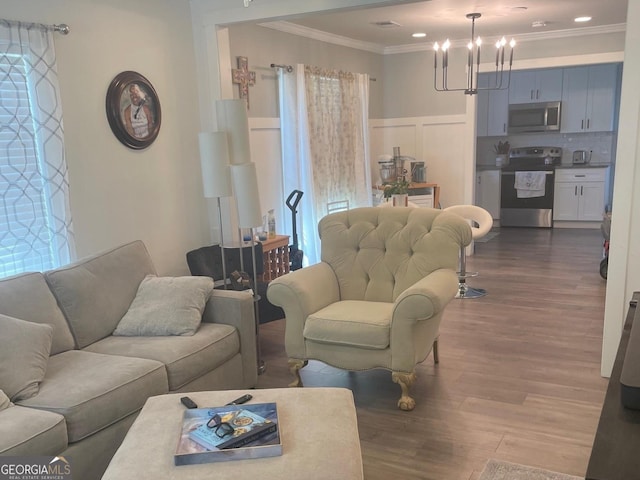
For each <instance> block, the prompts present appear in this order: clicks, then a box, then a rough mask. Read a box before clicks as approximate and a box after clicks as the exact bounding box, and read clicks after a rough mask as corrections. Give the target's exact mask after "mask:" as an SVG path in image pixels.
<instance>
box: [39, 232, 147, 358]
mask: <svg viewBox="0 0 640 480" xmlns="http://www.w3.org/2000/svg"><path fill="white" fill-rule="evenodd" d="M155 273H156V272H155V268H154V267H153V263H152V262H151V257H150V256H149V253H148V252H147V249H146V247H145V246H144V243H142V242H141V241H135V242H132V243H128V244H126V245H122V246H120V247H117V248H114V249H113V250H109V251H107V252H104V253H101V254H98V255H94V256H92V257H89V258H86V259H83V260H80V261H78V262H76V263H72V264H71V265H68V266H66V267H63V268H59V269H57V270H51V271H49V272H46V273H45V278H46V280H47V283H48V284H49V287H50V288H51V291H52V292H53V294H54V295H55V297H56V299H57V300H58V304H59V305H60V308H61V310H62V312H63V313H64V315H65V317H66V319H67V321H68V323H69V326H70V328H71V332H72V333H73V336H74V338H75V341H76V344H77V346H78V348H84V347H86V346H87V345H89V344H91V343H93V342H96V341H98V340H100V339H101V338H104V337H106V336H109V335H111V332H113V330H114V329H115V328H116V325H118V322H119V321H120V319H121V318H122V317H123V316H124V314H125V313H126V311H127V310H128V309H129V305H131V302H132V301H133V299H134V298H135V296H136V292H137V291H138V286H139V285H140V282H141V281H142V279H143V278H144V277H145V276H147V275H150V274H152V275H153V274H155Z"/></svg>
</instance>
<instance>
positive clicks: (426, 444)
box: [258, 228, 607, 480]
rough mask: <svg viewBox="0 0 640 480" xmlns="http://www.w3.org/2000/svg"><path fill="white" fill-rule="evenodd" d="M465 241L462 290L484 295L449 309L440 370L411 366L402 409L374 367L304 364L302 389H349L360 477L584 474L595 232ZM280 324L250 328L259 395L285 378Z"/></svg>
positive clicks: (590, 403) (591, 393)
mask: <svg viewBox="0 0 640 480" xmlns="http://www.w3.org/2000/svg"><path fill="white" fill-rule="evenodd" d="M497 231H498V232H499V234H498V236H496V237H495V238H493V239H491V240H490V241H488V242H487V243H479V244H477V249H476V254H475V255H474V256H473V257H470V258H469V261H468V269H469V270H477V271H479V272H480V276H479V277H477V278H474V279H471V280H470V281H469V284H470V285H472V286H481V287H484V288H486V289H487V290H488V291H489V294H488V295H487V296H486V297H484V298H481V299H476V300H453V301H452V302H451V303H450V304H449V306H448V307H447V310H446V313H445V317H444V320H443V324H442V326H441V330H440V363H439V365H438V366H434V364H433V359H432V357H431V356H429V358H427V360H425V361H424V362H423V363H422V364H421V365H419V366H418V367H417V370H416V371H417V374H418V380H417V382H416V384H415V386H414V389H413V392H414V394H415V398H416V400H417V406H416V408H415V410H413V411H412V412H401V411H399V410H397V409H396V401H397V399H398V398H399V393H400V392H399V387H398V386H397V385H395V384H393V383H392V382H391V378H390V373H389V372H386V371H382V370H375V371H368V372H359V373H350V372H345V371H342V370H338V369H335V368H332V367H329V366H326V365H324V364H322V363H320V362H310V363H309V365H308V366H307V367H305V368H304V369H303V370H302V378H303V381H304V382H305V386H308V387H312V386H343V387H347V388H350V389H351V390H353V393H354V396H355V402H356V407H357V413H358V422H359V431H360V439H361V445H362V458H363V463H364V472H365V478H366V479H367V480H377V479H380V480H382V479H384V480H388V479H433V480H458V479H461V480H476V479H477V478H478V477H479V475H480V472H481V471H482V469H483V468H484V465H485V463H486V461H487V460H488V459H489V458H497V459H502V460H506V461H510V462H514V463H521V464H525V465H531V466H536V467H539V468H545V469H548V470H553V471H558V472H563V473H568V474H572V475H579V476H584V473H585V471H586V467H587V462H588V459H589V453H590V451H591V445H592V442H593V437H594V435H595V430H596V426H597V422H598V418H599V415H600V409H601V406H602V402H603V399H604V392H605V389H606V385H607V380H606V379H603V378H602V377H600V353H601V342H602V324H603V315H604V296H605V281H604V280H602V279H601V278H600V275H599V263H600V260H601V257H602V240H603V239H602V235H601V233H600V231H599V230H573V229H556V230H547V229H507V228H503V229H499V230H497ZM283 338H284V320H278V321H275V322H271V323H268V324H265V325H262V326H261V339H262V341H261V344H262V354H263V358H264V359H265V360H266V363H267V370H266V373H265V374H263V375H262V376H261V377H260V379H259V382H258V386H259V387H260V388H272V387H284V386H286V385H287V383H288V382H289V381H290V376H289V372H288V370H287V365H286V356H285V352H284V346H283V345H284V343H283Z"/></svg>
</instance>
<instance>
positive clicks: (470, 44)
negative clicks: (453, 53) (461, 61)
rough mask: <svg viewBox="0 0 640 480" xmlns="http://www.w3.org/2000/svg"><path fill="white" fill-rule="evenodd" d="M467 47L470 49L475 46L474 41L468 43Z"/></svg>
mask: <svg viewBox="0 0 640 480" xmlns="http://www.w3.org/2000/svg"><path fill="white" fill-rule="evenodd" d="M467 48H468V49H469V50H471V49H472V48H473V43H471V42H469V43H467Z"/></svg>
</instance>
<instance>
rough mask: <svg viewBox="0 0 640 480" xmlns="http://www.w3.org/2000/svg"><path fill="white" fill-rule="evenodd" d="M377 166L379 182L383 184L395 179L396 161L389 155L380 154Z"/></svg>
mask: <svg viewBox="0 0 640 480" xmlns="http://www.w3.org/2000/svg"><path fill="white" fill-rule="evenodd" d="M387 157H388V158H387ZM378 168H380V182H381V183H382V184H383V185H384V184H385V183H391V182H395V181H396V178H397V175H396V163H395V162H394V160H393V157H392V156H391V155H381V156H380V159H379V160H378Z"/></svg>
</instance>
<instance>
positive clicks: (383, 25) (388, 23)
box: [373, 20, 402, 28]
mask: <svg viewBox="0 0 640 480" xmlns="http://www.w3.org/2000/svg"><path fill="white" fill-rule="evenodd" d="M373 25H375V26H376V27H380V28H393V27H401V26H402V25H400V24H399V23H397V22H394V21H393V20H383V21H381V22H373Z"/></svg>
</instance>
